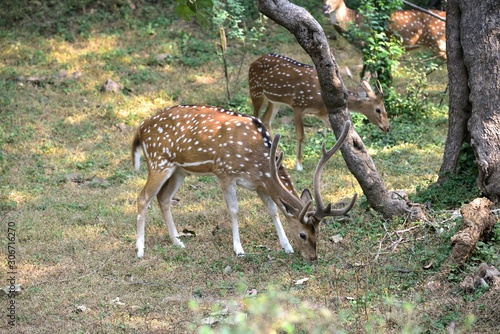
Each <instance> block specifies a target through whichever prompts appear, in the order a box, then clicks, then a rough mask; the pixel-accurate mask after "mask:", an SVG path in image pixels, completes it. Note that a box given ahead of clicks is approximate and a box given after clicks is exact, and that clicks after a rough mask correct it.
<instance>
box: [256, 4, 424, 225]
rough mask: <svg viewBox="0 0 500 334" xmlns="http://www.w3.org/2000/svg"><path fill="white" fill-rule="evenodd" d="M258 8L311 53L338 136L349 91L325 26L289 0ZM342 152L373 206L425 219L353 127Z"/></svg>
mask: <svg viewBox="0 0 500 334" xmlns="http://www.w3.org/2000/svg"><path fill="white" fill-rule="evenodd" d="M259 10H260V12H261V13H263V14H264V15H266V16H267V17H269V18H270V19H271V20H273V21H275V22H276V23H278V24H279V25H281V26H283V27H285V28H286V29H288V31H290V32H291V33H292V34H293V35H294V36H295V38H296V39H297V41H298V42H299V44H300V45H301V46H302V48H304V50H305V51H306V52H307V53H308V54H309V55H310V56H311V59H312V60H313V62H314V65H315V66H316V68H317V70H318V78H319V82H320V84H321V93H322V95H323V100H324V102H325V104H326V107H327V109H328V114H329V119H330V124H331V126H332V129H333V131H334V133H335V135H336V136H337V137H338V136H339V135H340V133H341V132H342V129H343V126H344V123H345V122H346V121H347V120H349V119H350V115H349V112H348V111H347V90H346V88H345V86H344V83H343V82H342V80H341V78H340V77H339V72H338V66H337V63H336V62H335V58H334V57H333V55H332V53H331V52H330V48H329V45H328V42H327V39H326V37H325V33H324V31H323V28H322V27H321V26H320V25H319V24H318V22H317V21H316V20H315V19H314V18H313V17H312V16H311V14H309V12H307V11H306V10H305V9H304V8H302V7H298V6H296V5H294V4H291V3H290V2H288V1H286V0H259ZM341 152H342V155H343V157H344V160H345V161H346V164H347V167H348V168H349V170H350V171H351V173H352V174H353V175H354V176H355V177H356V179H357V180H358V182H359V184H360V186H361V188H362V189H363V193H364V194H365V196H366V198H367V200H368V203H369V204H370V206H371V207H372V208H374V209H375V210H377V211H378V212H380V213H382V214H383V215H384V216H385V217H392V216H405V217H408V216H410V217H409V218H413V219H415V218H419V219H421V218H425V216H424V214H423V212H422V211H421V209H420V207H419V206H414V207H411V206H409V204H408V203H407V202H406V201H405V200H404V199H402V198H401V197H400V196H398V195H396V194H395V193H393V192H389V191H388V190H387V188H386V186H385V184H384V182H383V181H382V179H381V178H380V175H379V173H378V172H377V169H376V168H375V164H374V163H373V160H372V159H371V157H370V155H369V154H368V152H367V150H366V148H365V146H364V144H363V141H362V140H361V138H360V137H359V136H358V134H357V133H356V131H355V130H354V129H352V130H351V131H350V133H349V136H348V138H347V140H346V141H345V143H344V145H342V147H341Z"/></svg>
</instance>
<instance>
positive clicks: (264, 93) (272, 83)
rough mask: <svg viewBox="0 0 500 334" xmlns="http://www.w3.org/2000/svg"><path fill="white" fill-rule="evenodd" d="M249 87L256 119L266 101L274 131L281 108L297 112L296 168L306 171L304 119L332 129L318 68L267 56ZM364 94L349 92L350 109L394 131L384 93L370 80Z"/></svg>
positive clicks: (251, 73)
mask: <svg viewBox="0 0 500 334" xmlns="http://www.w3.org/2000/svg"><path fill="white" fill-rule="evenodd" d="M248 86H249V89H250V98H251V100H252V105H253V116H254V117H258V116H259V112H260V109H261V107H262V105H263V104H264V102H266V101H267V102H268V104H267V108H266V111H265V112H264V115H263V116H262V122H263V123H264V126H265V127H266V128H267V129H269V130H271V123H272V121H273V119H274V117H275V116H276V113H277V112H278V110H279V108H280V106H281V105H287V106H289V107H291V108H292V109H293V116H294V123H295V134H296V141H297V157H296V164H295V168H296V169H297V170H299V171H300V170H302V169H303V167H302V142H303V140H304V116H305V115H306V114H311V115H314V116H316V117H317V118H319V119H320V120H321V121H323V123H324V124H325V126H326V127H328V128H331V125H330V122H329V119H328V111H327V110H326V106H325V103H324V102H323V98H322V96H321V89H320V85H319V79H318V74H317V72H316V68H315V67H314V66H310V65H306V64H302V63H299V62H298V61H295V60H293V59H291V58H288V57H284V56H280V55H276V54H266V55H263V56H261V57H260V58H258V59H257V60H255V61H254V62H253V63H252V64H250V68H249V70H248ZM360 88H361V89H360V92H359V94H358V93H354V92H349V95H348V98H347V108H348V109H349V111H356V112H359V113H361V114H363V115H365V116H366V117H367V118H368V120H369V121H370V122H371V123H373V124H375V125H376V126H378V127H379V128H380V129H381V130H382V131H384V132H387V131H389V130H390V126H389V120H388V119H387V113H386V111H385V107H384V101H383V99H384V94H383V92H382V89H381V88H380V85H379V90H380V92H379V93H378V94H375V93H374V92H373V90H372V89H371V87H370V84H369V83H368V82H367V81H362V82H361V87H360Z"/></svg>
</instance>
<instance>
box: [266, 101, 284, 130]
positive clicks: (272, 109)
mask: <svg viewBox="0 0 500 334" xmlns="http://www.w3.org/2000/svg"><path fill="white" fill-rule="evenodd" d="M279 110H280V105H279V104H276V103H273V102H271V101H268V102H267V108H266V111H265V113H264V115H263V116H262V123H263V124H264V126H265V127H266V129H267V130H268V131H269V132H270V133H271V123H272V122H273V120H274V117H276V114H277V113H278V111H279Z"/></svg>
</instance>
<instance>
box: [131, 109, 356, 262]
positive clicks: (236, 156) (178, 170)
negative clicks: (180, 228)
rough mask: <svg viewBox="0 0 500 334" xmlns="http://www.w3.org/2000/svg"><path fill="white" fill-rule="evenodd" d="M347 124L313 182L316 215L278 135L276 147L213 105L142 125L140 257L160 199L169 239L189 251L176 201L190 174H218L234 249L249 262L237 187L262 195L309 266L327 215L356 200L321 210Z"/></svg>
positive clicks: (241, 118) (138, 141)
mask: <svg viewBox="0 0 500 334" xmlns="http://www.w3.org/2000/svg"><path fill="white" fill-rule="evenodd" d="M349 128H350V122H347V123H346V125H345V127H344V130H343V132H342V135H341V136H340V137H339V140H338V141H337V143H336V144H335V145H334V146H333V147H332V148H331V149H330V150H328V151H326V150H325V147H324V145H323V147H322V151H323V152H322V156H321V158H320V161H319V162H318V165H317V168H316V172H315V174H314V179H313V194H314V201H315V202H316V209H315V210H314V211H310V206H311V203H312V196H311V193H310V192H309V190H307V189H305V190H304V191H303V192H302V194H301V196H300V197H299V195H298V194H297V191H296V190H295V188H294V186H293V183H292V181H291V180H290V176H289V174H288V172H287V171H286V169H285V168H284V167H283V166H282V164H281V161H282V158H283V154H282V153H281V155H279V156H277V155H276V150H277V147H278V142H279V138H280V136H279V135H276V136H275V137H274V139H273V140H272V141H271V138H270V136H269V132H268V131H267V130H266V128H265V127H264V126H263V124H262V122H261V121H260V120H258V119H257V118H255V117H251V116H248V115H243V114H239V113H236V112H232V111H228V110H224V109H221V108H216V107H208V106H176V107H171V108H168V109H166V110H163V111H161V112H159V113H158V114H156V115H155V116H153V117H151V118H149V119H147V120H145V121H144V122H142V123H141V124H140V126H139V128H138V129H137V132H136V134H135V136H134V139H133V142H132V158H133V161H134V166H135V169H136V170H138V169H139V165H140V158H141V148H142V151H143V153H144V156H145V158H146V161H147V165H148V179H147V182H146V185H145V187H144V189H143V190H142V191H141V193H140V194H139V197H138V199H137V207H138V216H137V242H136V248H137V257H139V258H142V257H143V256H144V233H145V219H146V212H147V210H148V206H149V204H150V203H151V201H152V200H153V197H155V196H156V197H157V199H158V202H159V204H160V208H161V212H162V214H163V218H164V220H165V222H166V225H167V229H168V232H169V235H170V238H171V240H172V242H173V244H174V245H177V246H180V247H184V244H183V243H182V241H181V240H180V239H179V234H178V233H177V229H176V227H175V224H174V221H173V219H172V213H171V209H170V202H171V200H172V198H173V196H174V194H175V192H176V191H177V190H178V189H179V187H180V186H181V184H182V182H183V180H184V178H185V177H186V176H187V175H191V174H194V175H204V174H213V175H215V176H216V177H217V178H218V179H219V183H220V186H221V188H222V191H223V194H224V199H225V201H226V204H227V207H228V210H229V216H230V219H231V225H232V233H233V249H234V252H235V253H236V255H238V256H241V255H244V254H245V252H244V251H243V248H242V246H241V242H240V235H239V231H238V218H237V215H238V202H237V198H236V186H240V187H243V188H246V189H249V190H253V191H256V192H257V194H258V195H259V196H260V198H261V200H262V201H263V202H264V204H265V205H266V206H267V209H268V211H269V213H270V214H271V218H272V220H273V222H274V226H275V228H276V231H277V232H278V237H279V240H280V244H281V247H282V248H283V249H284V251H285V252H286V253H293V248H292V246H291V245H290V243H289V241H288V239H287V237H286V234H285V232H284V230H283V226H282V224H281V222H280V219H279V216H278V212H277V207H278V208H279V209H280V210H281V211H282V212H283V214H284V215H285V218H286V220H287V222H288V228H289V232H290V234H291V236H292V238H293V240H294V242H295V244H296V246H297V247H298V248H299V250H300V253H301V254H302V256H303V257H304V258H305V259H306V260H310V261H312V260H316V258H317V255H316V241H317V238H318V233H319V229H320V222H321V220H322V219H323V218H325V217H328V216H339V215H344V214H345V213H347V212H348V211H349V210H350V209H351V208H352V206H353V205H354V202H355V200H356V195H355V196H354V197H353V199H352V201H351V202H350V204H348V205H347V206H345V207H344V208H341V209H332V205H331V204H328V205H326V206H323V203H322V201H321V195H320V190H319V188H320V176H321V171H322V168H323V166H324V164H325V163H326V162H327V161H328V159H329V158H330V157H331V156H332V155H333V154H334V153H335V152H336V151H337V150H338V149H339V147H340V146H341V145H342V143H343V142H344V141H345V139H346V137H347V134H348V131H349Z"/></svg>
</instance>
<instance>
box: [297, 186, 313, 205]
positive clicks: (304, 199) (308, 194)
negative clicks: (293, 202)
mask: <svg viewBox="0 0 500 334" xmlns="http://www.w3.org/2000/svg"><path fill="white" fill-rule="evenodd" d="M300 199H301V200H302V202H303V203H307V202H309V201H312V196H311V192H310V191H309V189H304V190H303V191H302V194H300Z"/></svg>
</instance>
